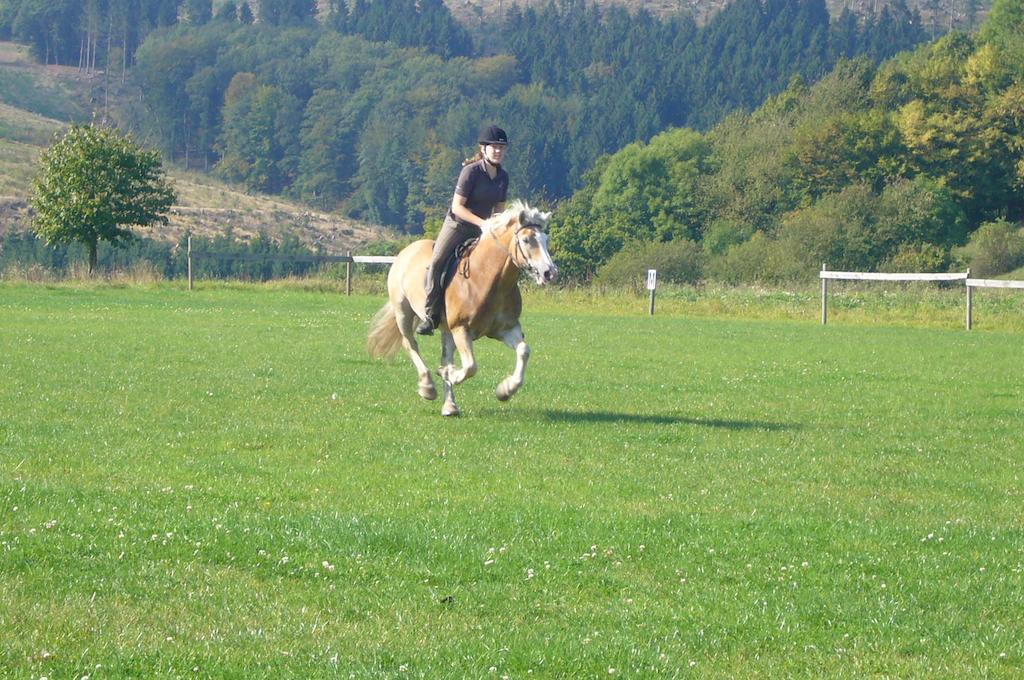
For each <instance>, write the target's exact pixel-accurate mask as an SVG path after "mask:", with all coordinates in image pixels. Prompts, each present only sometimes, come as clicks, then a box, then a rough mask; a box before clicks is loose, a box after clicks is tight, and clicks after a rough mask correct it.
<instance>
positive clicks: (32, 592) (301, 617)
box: [0, 283, 1024, 678]
mask: <svg viewBox="0 0 1024 680" xmlns="http://www.w3.org/2000/svg"><path fill="white" fill-rule="evenodd" d="M570 298H571V299H570ZM382 301H383V298H382V297H379V296H355V297H352V298H346V297H344V296H340V295H337V294H334V293H330V292H317V291H315V290H298V289H291V290H290V289H284V288H282V289H273V288H267V287H259V286H212V285H211V286H208V287H204V288H202V289H200V290H198V291H196V292H194V293H192V294H189V293H187V292H186V291H183V290H182V289H181V287H180V284H176V285H170V284H160V285H154V286H148V287H146V286H134V287H117V286H113V287H111V286H102V285H101V286H79V285H56V286H40V285H29V284H20V283H6V284H5V283H0V376H2V379H0V676H9V677H26V678H27V677H33V678H38V677H40V676H47V677H49V678H72V677H73V678H80V677H82V676H85V675H88V676H90V677H92V678H108V677H158V676H159V677H168V676H169V677H246V678H250V677H357V678H362V677H395V678H401V677H425V678H441V677H453V678H462V677H473V678H476V677H480V678H488V677H495V678H501V677H510V678H526V677H652V676H660V677H676V676H687V677H729V678H734V677H752V676H758V677H792V676H802V677H822V676H829V677H851V678H860V677H865V676H879V677H928V678H934V677H1007V678H1010V677H1021V675H1022V674H1024V616H1022V612H1024V526H1022V516H1024V515H1022V512H1021V508H1022V506H1024V480H1022V478H1024V442H1022V435H1021V423H1022V422H1024V406H1022V397H1024V377H1022V373H1024V368H1022V367H1024V363H1022V361H1021V335H1020V333H1018V332H1007V331H998V330H979V331H974V332H972V333H967V332H965V331H963V330H960V329H957V328H956V327H955V323H956V320H958V319H960V318H961V317H960V316H959V315H958V314H956V313H952V312H951V317H950V318H951V321H950V326H951V327H949V328H941V327H940V328H921V327H910V326H892V325H860V324H856V325H854V324H851V323H844V316H843V314H844V310H843V309H842V307H841V306H840V309H839V310H837V312H836V313H835V316H834V323H833V324H832V325H829V326H828V327H824V328H823V327H821V326H820V325H818V324H817V322H816V319H815V318H814V317H813V316H811V318H810V319H807V320H785V319H782V320H749V319H741V318H731V319H724V318H715V317H714V316H713V314H712V313H711V312H713V310H709V313H708V315H707V316H704V317H700V318H697V317H694V316H692V315H687V314H683V313H680V312H678V311H674V308H673V306H672V304H673V303H672V302H671V301H666V306H665V308H664V313H660V314H659V315H657V316H655V317H653V318H650V317H647V316H646V315H645V313H646V310H645V307H644V306H643V303H642V301H641V304H640V305H639V306H638V308H637V309H633V310H630V309H617V308H613V307H614V306H612V307H602V306H600V305H596V304H588V303H587V302H586V301H583V300H581V299H578V298H572V297H571V296H567V297H566V299H561V298H559V297H557V296H555V297H550V298H549V297H541V296H531V297H529V298H528V300H527V310H526V314H525V318H524V328H525V330H526V334H527V339H528V340H529V341H530V343H531V345H532V347H533V358H532V360H531V363H530V368H529V370H528V372H527V383H526V385H525V387H524V388H523V390H522V391H521V392H520V393H519V395H517V396H516V397H515V398H514V399H513V400H512V401H511V402H509V403H507V404H501V403H499V402H497V401H496V400H495V399H494V397H493V389H494V387H495V385H496V384H497V382H498V381H499V380H500V379H501V378H502V377H503V376H504V375H505V374H506V373H507V372H508V371H509V370H510V369H511V367H512V365H513V357H512V354H511V352H509V351H508V350H507V349H505V348H504V347H503V346H500V345H499V344H498V343H495V342H493V341H482V342H480V343H479V344H478V348H479V361H480V364H481V370H480V373H479V374H478V375H477V376H476V377H475V378H473V379H472V380H471V381H469V382H468V383H467V384H466V385H464V386H462V387H461V388H460V389H459V391H458V396H459V401H460V406H461V407H462V409H463V414H464V415H463V416H462V418H460V419H448V420H446V419H442V418H441V417H440V415H439V411H440V403H439V402H433V403H428V402H424V401H421V400H420V399H419V398H418V397H417V396H416V379H415V372H414V370H413V369H412V366H411V364H410V363H409V362H408V361H407V360H406V359H405V358H404V357H403V358H400V359H399V360H396V361H394V362H377V363H374V362H371V361H369V360H368V359H367V357H366V355H365V351H364V342H365V334H366V329H367V323H368V321H369V318H370V316H371V315H372V313H373V312H374V311H375V310H376V309H377V307H378V306H379V305H380V304H381V303H382ZM809 304H810V305H811V307H812V309H813V302H810V303H809ZM845 313H846V314H847V317H846V318H847V319H849V318H850V316H851V315H853V313H854V311H852V310H846V312H845ZM736 316H740V314H736ZM989 321H990V322H992V319H991V315H990V316H989ZM943 323H945V322H943ZM940 325H942V324H940ZM993 325H994V326H996V327H999V324H998V323H992V325H990V326H989V327H990V328H991V327H992V326H993ZM1008 325H1010V326H1012V325H1013V323H1010V324H1008ZM437 344H438V340H437V339H436V338H432V339H428V340H426V341H425V345H426V350H425V351H426V353H427V354H428V355H429V356H430V358H431V363H436V360H437V357H436V355H437Z"/></svg>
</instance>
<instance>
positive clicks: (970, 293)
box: [965, 268, 974, 330]
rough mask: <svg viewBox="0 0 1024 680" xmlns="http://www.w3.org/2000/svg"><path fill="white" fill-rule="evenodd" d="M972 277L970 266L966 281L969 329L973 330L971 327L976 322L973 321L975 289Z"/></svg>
mask: <svg viewBox="0 0 1024 680" xmlns="http://www.w3.org/2000/svg"><path fill="white" fill-rule="evenodd" d="M970 278H971V270H970V268H968V269H967V279H968V280H967V281H965V283H966V284H967V330H971V327H972V326H973V325H974V323H973V322H974V319H973V318H972V317H973V315H974V300H973V296H974V291H973V290H972V289H971V282H970Z"/></svg>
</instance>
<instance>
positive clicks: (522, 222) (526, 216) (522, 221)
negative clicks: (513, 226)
mask: <svg viewBox="0 0 1024 680" xmlns="http://www.w3.org/2000/svg"><path fill="white" fill-rule="evenodd" d="M529 219H530V213H528V212H526V211H525V210H520V211H519V224H520V225H525V224H526V222H527V220H529Z"/></svg>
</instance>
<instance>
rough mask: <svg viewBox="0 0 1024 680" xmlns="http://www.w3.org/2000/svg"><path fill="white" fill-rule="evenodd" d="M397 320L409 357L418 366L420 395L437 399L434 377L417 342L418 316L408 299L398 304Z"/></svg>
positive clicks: (403, 344) (428, 398)
mask: <svg viewBox="0 0 1024 680" xmlns="http://www.w3.org/2000/svg"><path fill="white" fill-rule="evenodd" d="M395 321H397V322H398V330H399V332H401V334H402V346H403V347H405V351H406V352H408V353H409V358H411V359H412V363H413V365H415V366H416V372H417V373H418V374H419V376H420V384H419V393H420V396H421V397H423V398H424V399H427V400H433V399H437V389H436V388H435V387H434V379H433V378H431V377H430V369H429V368H427V364H426V362H425V361H423V357H422V356H420V347H419V344H418V343H417V342H416V333H415V331H414V327H415V325H416V322H417V316H416V313H415V312H414V311H413V310H412V307H410V306H409V303H408V301H403V302H402V303H401V304H400V305H396V310H395Z"/></svg>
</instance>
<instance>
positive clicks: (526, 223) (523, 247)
mask: <svg viewBox="0 0 1024 680" xmlns="http://www.w3.org/2000/svg"><path fill="white" fill-rule="evenodd" d="M511 210H512V213H513V215H512V217H513V219H512V220H510V221H509V223H508V226H509V229H510V230H511V231H512V240H511V242H510V243H509V245H508V250H509V254H511V256H512V261H513V262H514V263H515V265H516V266H517V267H519V268H520V269H522V270H525V271H528V272H529V273H530V275H531V276H532V277H533V280H534V281H536V282H537V284H538V285H541V286H543V285H544V284H547V283H551V282H553V281H554V280H555V279H556V278H557V277H558V267H557V266H556V265H555V263H554V261H553V260H552V259H551V253H549V252H548V235H547V234H546V233H544V230H545V229H547V227H548V222H550V221H551V213H549V212H546V213H545V212H541V211H540V210H537V209H536V208H531V207H530V206H528V205H526V204H525V203H518V202H517V203H513V205H512V208H511Z"/></svg>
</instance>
